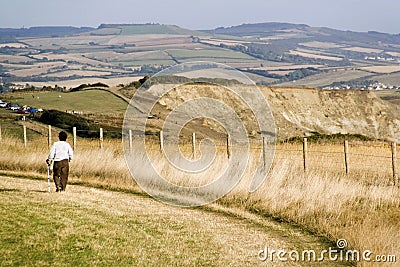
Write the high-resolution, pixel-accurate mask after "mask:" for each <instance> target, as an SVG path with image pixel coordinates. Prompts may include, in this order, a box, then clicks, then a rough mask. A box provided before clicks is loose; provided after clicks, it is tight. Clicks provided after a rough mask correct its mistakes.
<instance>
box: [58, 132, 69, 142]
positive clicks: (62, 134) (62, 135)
mask: <svg viewBox="0 0 400 267" xmlns="http://www.w3.org/2000/svg"><path fill="white" fill-rule="evenodd" d="M58 138H59V139H60V141H66V140H67V133H66V132H64V131H62V132H60V133H59V134H58Z"/></svg>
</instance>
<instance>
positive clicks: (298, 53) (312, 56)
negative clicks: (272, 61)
mask: <svg viewBox="0 0 400 267" xmlns="http://www.w3.org/2000/svg"><path fill="white" fill-rule="evenodd" d="M289 54H291V55H297V56H301V57H308V58H319V59H325V60H332V61H341V60H342V58H340V57H333V56H324V55H319V54H313V53H306V52H301V51H295V50H291V51H289Z"/></svg>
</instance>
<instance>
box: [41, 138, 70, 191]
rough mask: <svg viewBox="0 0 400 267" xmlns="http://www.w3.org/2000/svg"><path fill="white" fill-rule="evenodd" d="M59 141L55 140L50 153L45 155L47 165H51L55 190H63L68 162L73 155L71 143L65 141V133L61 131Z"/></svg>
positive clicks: (66, 180)
mask: <svg viewBox="0 0 400 267" xmlns="http://www.w3.org/2000/svg"><path fill="white" fill-rule="evenodd" d="M58 139H59V140H60V141H58V142H55V143H54V144H53V146H52V147H51V149H50V154H49V156H48V157H47V160H46V163H47V165H51V163H52V162H53V161H54V166H53V180H54V183H55V185H56V192H61V191H65V188H66V187H67V182H68V173H69V162H70V161H71V160H72V158H73V156H74V152H73V150H72V148H71V145H70V144H69V143H67V142H66V141H67V133H66V132H64V131H62V132H60V133H59V134H58Z"/></svg>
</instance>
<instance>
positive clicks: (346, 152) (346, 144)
mask: <svg viewBox="0 0 400 267" xmlns="http://www.w3.org/2000/svg"><path fill="white" fill-rule="evenodd" d="M344 164H345V168H346V174H349V141H347V140H345V141H344Z"/></svg>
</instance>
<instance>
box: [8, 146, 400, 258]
mask: <svg viewBox="0 0 400 267" xmlns="http://www.w3.org/2000/svg"><path fill="white" fill-rule="evenodd" d="M40 141H42V142H40ZM44 144H46V143H45V141H44V140H38V141H36V142H32V143H30V144H29V146H28V148H26V149H25V148H23V146H22V144H21V141H20V140H16V139H9V138H5V139H4V138H3V144H2V145H1V148H0V152H1V153H0V168H1V169H2V170H8V171H14V172H28V173H35V174H41V175H43V173H45V171H46V167H45V165H44V159H45V158H46V155H47V150H48V148H47V147H46V145H44ZM158 148H159V146H158V144H152V145H150V146H149V147H148V149H149V151H150V152H149V153H150V156H151V157H152V158H153V160H154V162H155V166H156V169H158V170H159V171H160V172H161V173H162V174H163V175H164V176H166V177H167V178H169V179H170V180H171V181H173V182H175V183H178V184H185V185H187V184H188V183H187V180H186V183H185V180H184V179H181V178H178V176H179V173H178V172H177V171H173V170H172V168H171V166H170V165H169V163H168V162H167V161H166V160H163V158H162V156H161V155H160V153H159V152H157V150H158ZM190 149H191V148H190V147H187V146H186V147H184V148H183V151H184V154H186V155H187V156H188V155H190ZM223 150H224V149H223V148H222V147H221V148H219V150H218V151H219V152H218V153H219V154H220V155H218V156H217V160H216V164H217V165H216V166H215V168H214V169H211V170H210V172H209V173H207V175H203V176H206V177H203V176H201V175H198V178H199V180H201V179H203V180H201V181H202V182H204V181H209V180H208V179H211V180H212V178H213V177H215V176H217V175H218V171H220V170H221V169H223V167H224V166H225V165H226V164H229V163H228V162H227V159H226V156H225V154H224V152H223ZM257 150H259V147H258V148H257V147H256V148H255V150H253V153H254V152H255V151H257ZM309 151H310V152H309V156H308V171H307V172H306V173H305V172H304V171H303V162H302V152H301V144H279V145H278V146H277V151H276V154H275V159H274V162H273V165H272V168H271V171H270V173H269V175H268V177H267V179H266V181H265V182H264V184H263V185H262V186H261V188H259V190H257V191H256V192H255V193H252V194H249V193H248V192H247V188H248V185H249V182H250V180H251V178H252V172H254V167H255V164H256V162H255V161H254V160H253V161H250V162H249V164H248V168H247V171H246V173H245V176H244V178H243V179H242V181H241V182H240V184H239V185H238V186H237V187H236V188H235V189H234V190H233V191H232V192H230V193H229V194H228V195H227V196H226V197H224V198H222V199H221V200H219V201H218V202H219V203H220V204H223V205H225V206H228V207H234V208H238V209H243V210H248V211H252V212H255V213H257V214H267V215H268V216H272V217H275V218H279V219H282V220H284V221H288V222H293V223H296V224H298V225H300V226H301V227H304V228H306V229H309V230H310V231H312V232H314V233H316V234H319V235H323V236H326V237H327V238H329V239H330V240H332V241H335V240H336V239H338V238H345V239H346V240H347V241H348V242H349V245H350V247H351V248H356V249H360V250H365V249H369V250H371V251H372V252H373V253H374V254H395V253H397V252H398V251H400V244H399V242H398V240H399V238H400V209H399V208H400V194H399V193H400V190H399V189H398V188H397V187H393V186H389V185H388V182H389V181H390V179H391V161H390V148H389V146H388V145H385V144H380V143H371V144H368V146H365V145H362V144H354V143H353V144H350V153H351V154H350V173H349V174H348V175H346V174H345V171H344V160H343V147H342V146H341V145H333V144H332V145H329V144H325V145H323V144H318V145H317V144H310V146H309ZM399 152H400V151H399ZM367 155H369V156H367ZM399 163H400V162H399ZM213 174H214V175H213ZM215 174H216V175H215ZM71 180H72V181H79V182H84V183H88V184H94V185H102V186H105V187H110V188H120V189H129V190H139V189H138V187H137V186H136V185H135V183H134V182H133V180H132V179H131V177H130V174H129V172H128V170H127V167H126V164H125V160H124V155H123V153H122V149H121V143H120V141H108V142H106V143H105V145H104V149H103V151H100V150H99V148H98V141H84V140H81V141H80V142H79V143H78V148H77V151H76V158H75V159H74V161H73V162H72V163H71ZM192 185H193V184H192ZM366 266H373V265H366ZM382 266H383V265H382Z"/></svg>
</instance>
